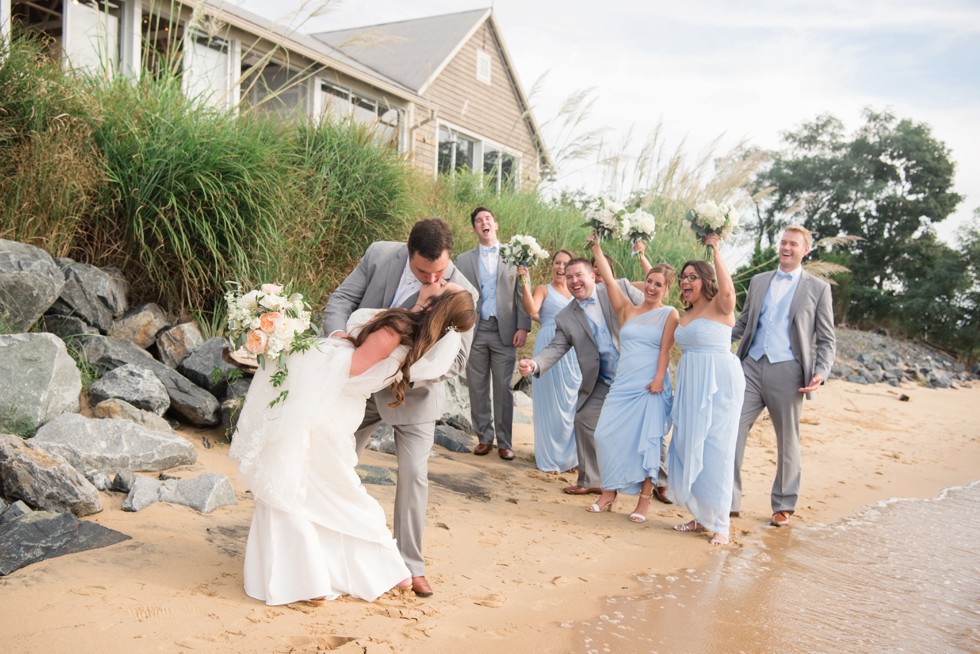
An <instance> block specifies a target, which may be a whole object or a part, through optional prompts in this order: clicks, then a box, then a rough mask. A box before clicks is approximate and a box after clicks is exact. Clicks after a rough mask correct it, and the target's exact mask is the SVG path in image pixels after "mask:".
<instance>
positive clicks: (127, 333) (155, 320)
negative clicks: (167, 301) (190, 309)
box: [109, 302, 170, 350]
mask: <svg viewBox="0 0 980 654" xmlns="http://www.w3.org/2000/svg"><path fill="white" fill-rule="evenodd" d="M169 324H170V320H169V319H168V318H167V314H165V313H164V312H163V309H161V308H160V307H159V306H157V305H156V304H154V303H152V302H150V303H148V304H143V305H140V306H138V307H136V308H135V309H133V310H131V311H129V312H127V313H126V315H124V316H122V317H121V318H116V319H115V320H114V321H113V322H112V325H111V326H110V327H109V336H111V337H112V338H124V339H126V340H127V341H132V342H133V343H135V344H136V345H138V346H140V347H141V348H143V349H144V350H145V349H146V348H148V347H150V346H151V345H153V343H155V342H156V339H157V334H158V333H159V332H161V331H162V330H163V329H165V328H166V327H167V325H169Z"/></svg>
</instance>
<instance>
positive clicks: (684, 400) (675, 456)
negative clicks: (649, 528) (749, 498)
mask: <svg viewBox="0 0 980 654" xmlns="http://www.w3.org/2000/svg"><path fill="white" fill-rule="evenodd" d="M674 341H675V342H676V343H677V346H678V347H680V349H681V360H680V363H679V364H678V365H677V388H676V392H675V393H674V408H673V414H674V436H673V438H672V439H671V442H670V450H669V452H668V455H667V461H668V463H667V471H668V474H669V476H668V478H667V494H668V497H670V498H671V499H672V500H673V501H674V502H676V503H677V504H679V505H681V506H685V507H687V510H688V511H690V512H691V514H692V515H693V516H694V519H695V520H697V521H698V522H700V523H701V524H702V525H704V526H705V527H707V528H708V530H710V531H712V532H715V533H720V534H725V535H727V534H728V528H729V517H728V512H729V511H730V510H731V506H732V484H733V483H734V477H735V441H736V439H737V437H738V421H739V416H740V414H741V412H742V401H743V399H744V396H745V376H744V375H743V373H742V365H741V363H740V362H739V360H738V357H736V356H735V355H734V354H733V353H732V351H731V346H732V328H731V327H729V326H728V325H724V324H722V323H720V322H716V321H714V320H708V319H707V318H696V319H695V320H692V321H691V322H690V323H689V324H688V325H686V326H684V325H678V326H677V330H676V331H675V332H674Z"/></svg>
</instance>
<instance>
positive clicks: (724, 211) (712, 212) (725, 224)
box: [687, 200, 738, 241]
mask: <svg viewBox="0 0 980 654" xmlns="http://www.w3.org/2000/svg"><path fill="white" fill-rule="evenodd" d="M687 222H688V225H689V226H690V228H691V231H693V232H694V234H695V236H697V237H698V240H699V241H700V240H703V239H704V237H705V236H707V235H708V234H717V235H718V238H720V239H722V240H724V239H726V238H728V237H729V236H731V235H732V232H733V231H735V228H736V227H738V212H736V211H735V208H734V207H732V206H731V205H730V204H721V205H719V204H717V203H716V202H713V201H711V200H707V201H705V202H702V203H700V204H698V205H697V206H695V207H694V208H693V209H691V210H690V211H688V212H687Z"/></svg>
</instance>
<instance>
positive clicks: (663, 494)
mask: <svg viewBox="0 0 980 654" xmlns="http://www.w3.org/2000/svg"><path fill="white" fill-rule="evenodd" d="M653 496H654V497H655V498H657V501H658V502H663V503H664V504H673V502H671V501H670V498H668V497H667V487H666V486H657V487H656V488H654V489H653Z"/></svg>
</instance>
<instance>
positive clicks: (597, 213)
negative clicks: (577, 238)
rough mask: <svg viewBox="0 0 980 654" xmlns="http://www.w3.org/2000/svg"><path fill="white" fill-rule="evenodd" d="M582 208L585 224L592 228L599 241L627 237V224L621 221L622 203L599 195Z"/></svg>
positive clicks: (623, 213)
mask: <svg viewBox="0 0 980 654" xmlns="http://www.w3.org/2000/svg"><path fill="white" fill-rule="evenodd" d="M584 209H585V224H586V225H588V226H589V227H591V228H592V230H593V231H594V232H595V235H596V238H597V239H599V240H600V241H604V240H606V239H610V238H626V237H627V232H628V231H629V225H626V224H624V223H623V217H624V216H625V215H626V209H625V208H624V207H623V205H621V204H619V203H618V202H613V201H612V200H609V199H607V198H602V197H599V198H596V199H594V200H593V201H592V202H589V203H588V204H586V205H585V207H584ZM586 247H588V244H586Z"/></svg>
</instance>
